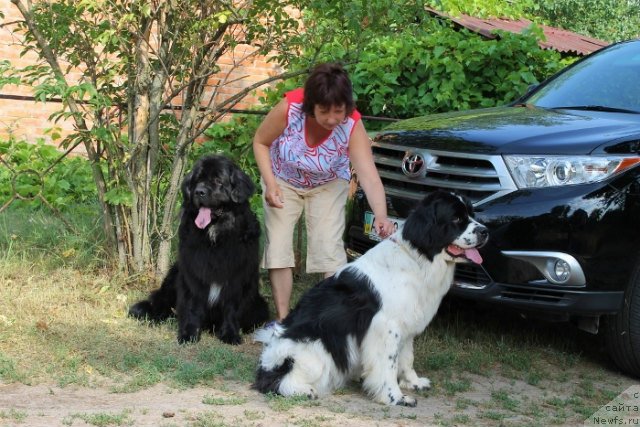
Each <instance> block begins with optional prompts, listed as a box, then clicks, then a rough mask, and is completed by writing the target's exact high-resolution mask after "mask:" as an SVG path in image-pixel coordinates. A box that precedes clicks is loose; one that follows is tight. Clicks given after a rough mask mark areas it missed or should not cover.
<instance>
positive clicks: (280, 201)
mask: <svg viewBox="0 0 640 427" xmlns="http://www.w3.org/2000/svg"><path fill="white" fill-rule="evenodd" d="M264 199H265V200H266V202H267V205H269V206H271V207H272V208H283V207H284V197H282V189H280V186H279V185H278V184H273V185H269V186H267V188H265V191H264Z"/></svg>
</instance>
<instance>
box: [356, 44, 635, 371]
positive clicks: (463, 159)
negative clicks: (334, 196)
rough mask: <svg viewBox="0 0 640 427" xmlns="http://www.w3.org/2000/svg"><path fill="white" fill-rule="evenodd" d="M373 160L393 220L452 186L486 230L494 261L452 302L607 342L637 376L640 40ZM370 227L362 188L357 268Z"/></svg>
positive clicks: (437, 118)
mask: <svg viewBox="0 0 640 427" xmlns="http://www.w3.org/2000/svg"><path fill="white" fill-rule="evenodd" d="M373 153H374V157H375V163H376V166H377V169H378V171H379V174H380V176H381V178H382V181H383V183H384V186H385V190H386V194H387V203H388V212H389V216H390V217H391V219H392V220H394V221H396V222H398V223H402V221H403V219H404V218H405V217H406V216H407V214H408V213H409V211H410V210H411V209H412V207H413V206H414V204H415V203H416V201H417V200H420V199H421V198H422V197H424V196H425V194H427V193H428V192H430V191H434V190H436V189H446V190H450V191H453V192H456V193H458V194H462V195H464V196H466V197H468V198H469V199H470V200H471V201H472V202H473V204H474V206H475V211H476V214H477V215H476V217H477V219H478V220H479V221H481V222H482V223H484V224H485V225H487V227H489V229H490V236H491V238H490V241H489V243H488V244H487V245H486V246H485V247H484V248H482V249H481V254H482V256H483V258H484V263H483V264H482V265H475V264H471V263H468V264H459V265H458V266H457V267H456V274H455V279H454V283H453V284H452V287H451V291H450V293H451V294H453V295H455V296H458V297H462V298H469V299H473V300H477V301H483V302H487V303H490V304H495V305H498V306H504V307H509V308H511V309H515V310H517V311H519V312H521V313H523V314H526V315H529V316H532V315H535V316H538V317H542V318H544V319H547V320H551V321H573V322H575V323H576V324H577V325H578V327H580V328H581V329H584V330H587V331H589V332H592V333H597V332H598V331H601V332H603V333H604V334H605V338H606V342H607V348H608V350H609V354H610V355H611V357H612V359H613V360H614V362H615V363H616V364H617V365H618V367H619V368H620V369H621V370H623V371H625V372H627V373H629V374H632V375H640V40H635V41H627V42H622V43H617V44H613V45H611V46H608V47H606V48H604V49H601V50H599V51H597V52H595V53H593V54H591V55H589V56H587V57H585V58H583V59H581V60H580V61H577V62H575V63H574V64H572V65H571V66H569V67H567V68H566V69H564V70H562V71H561V72H559V73H558V74H556V75H554V76H553V77H551V78H549V79H548V80H546V81H545V82H543V83H542V84H540V85H538V86H537V87H535V88H532V89H531V90H530V91H529V92H528V93H527V94H526V95H524V96H523V97H522V98H521V99H519V100H517V101H516V102H514V103H511V104H509V105H507V106H504V107H497V108H488V109H478V110H471V111H464V112H454V113H443V114H434V115H430V116H426V117H418V118H413V119H408V120H404V121H400V122H396V123H394V124H392V125H391V126H389V127H387V128H386V129H385V130H384V131H382V132H380V133H379V134H377V135H376V137H375V138H374V142H373ZM354 180H355V181H356V182H357V176H354ZM365 218H367V220H365ZM371 218H372V214H371V209H370V208H369V206H368V205H367V202H366V198H365V197H364V193H363V192H362V190H361V189H360V188H359V187H357V189H356V191H355V192H354V193H353V195H352V198H351V200H350V203H349V204H348V211H347V229H346V232H345V233H346V236H345V238H346V247H347V254H348V256H349V258H350V259H354V258H357V257H358V256H359V255H361V254H362V253H364V252H365V251H367V250H368V249H369V248H371V247H372V246H373V245H375V244H376V242H377V241H378V240H379V239H378V237H377V236H376V235H375V234H374V232H372V231H371V227H368V226H367V225H369V224H370V222H371V220H372V219H371Z"/></svg>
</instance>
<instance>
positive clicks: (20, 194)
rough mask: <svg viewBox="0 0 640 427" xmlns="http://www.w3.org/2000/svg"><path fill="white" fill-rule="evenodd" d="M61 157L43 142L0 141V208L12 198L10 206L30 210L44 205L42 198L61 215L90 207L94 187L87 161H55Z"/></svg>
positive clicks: (79, 158) (75, 157)
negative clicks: (70, 210) (88, 205)
mask: <svg viewBox="0 0 640 427" xmlns="http://www.w3.org/2000/svg"><path fill="white" fill-rule="evenodd" d="M61 154H62V153H61V152H60V151H58V150H57V149H56V147H54V146H51V145H48V144H45V142H44V141H43V140H38V142H37V143H36V144H29V143H27V142H24V141H16V140H13V139H9V140H7V141H0V156H1V157H2V160H3V162H4V163H6V164H2V167H0V206H4V204H5V203H7V202H9V201H10V200H11V199H12V198H14V195H16V194H17V197H16V199H15V200H14V201H13V202H12V205H15V206H16V207H29V208H32V209H34V208H35V209H37V208H40V207H42V206H43V205H44V202H43V200H42V198H44V199H45V200H46V201H47V202H48V203H49V204H51V206H53V207H54V208H56V209H59V210H62V211H64V210H67V209H75V208H76V207H77V205H79V204H82V205H86V204H92V203H94V202H95V201H96V194H97V193H96V186H95V183H94V181H93V176H92V173H91V167H90V165H89V164H88V163H87V160H86V159H85V158H83V157H78V156H67V157H65V158H63V159H62V160H60V161H58V160H59V159H60V156H61Z"/></svg>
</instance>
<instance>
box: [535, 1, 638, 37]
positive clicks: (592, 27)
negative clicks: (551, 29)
mask: <svg viewBox="0 0 640 427" xmlns="http://www.w3.org/2000/svg"><path fill="white" fill-rule="evenodd" d="M526 12H527V13H528V14H532V15H537V16H539V17H540V18H542V19H543V20H544V21H545V22H548V23H549V25H552V26H556V27H560V28H566V29H568V30H571V31H575V32H577V33H580V34H585V35H589V36H592V37H595V38H599V39H602V40H607V41H610V42H614V41H621V40H627V39H633V38H637V37H639V36H640V30H639V28H640V1H639V0H626V1H621V0H541V1H537V2H534V4H533V5H531V6H530V7H528V8H527V9H526Z"/></svg>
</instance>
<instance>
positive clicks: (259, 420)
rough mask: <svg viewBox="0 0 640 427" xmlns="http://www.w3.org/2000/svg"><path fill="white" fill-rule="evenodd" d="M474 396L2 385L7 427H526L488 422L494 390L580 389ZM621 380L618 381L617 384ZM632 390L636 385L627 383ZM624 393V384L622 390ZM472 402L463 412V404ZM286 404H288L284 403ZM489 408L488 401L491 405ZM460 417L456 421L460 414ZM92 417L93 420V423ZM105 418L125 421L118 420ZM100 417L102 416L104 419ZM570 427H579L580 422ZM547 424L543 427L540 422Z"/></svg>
mask: <svg viewBox="0 0 640 427" xmlns="http://www.w3.org/2000/svg"><path fill="white" fill-rule="evenodd" d="M468 378H469V379H470V380H471V381H472V386H471V387H470V388H469V391H467V392H464V393H458V394H456V395H455V396H453V397H448V396H434V395H430V393H429V392H427V393H425V394H423V395H422V396H419V399H418V406H417V407H415V408H404V407H387V406H384V405H380V404H377V403H374V402H372V401H371V400H369V399H368V398H367V397H366V396H364V395H363V394H362V393H361V392H360V391H359V390H358V389H357V388H356V387H355V386H354V387H352V388H350V389H348V390H346V391H341V392H340V393H339V394H336V395H333V396H329V397H326V398H322V399H320V400H317V401H305V402H295V403H293V404H289V405H288V406H285V407H282V406H279V405H278V404H277V402H274V399H268V398H267V397H265V396H263V395H261V394H260V393H258V392H256V391H253V390H251V389H250V388H249V387H248V385H247V384H244V383H242V384H240V383H230V382H220V384H216V385H215V386H213V387H209V388H202V387H201V388H190V389H184V390H178V389H174V388H169V387H167V386H165V385H156V386H154V387H152V388H149V389H145V390H142V391H138V392H135V393H112V392H110V391H109V388H107V387H104V388H81V387H76V386H69V387H65V388H60V387H57V386H47V385H37V386H27V385H23V384H5V385H0V412H1V413H3V416H2V417H1V418H0V425H2V426H20V427H22V426H34V427H36V426H37V427H40V426H42V427H52V426H88V425H102V426H106V425H132V426H159V427H171V426H195V427H197V426H202V427H208V426H212V427H213V426H218V427H224V426H234V427H235V426H255V427H260V426H265V427H266V426H269V427H271V426H303V427H312V426H327V427H329V426H331V427H333V426H354V427H360V426H362V427H365V426H366V427H371V426H430V425H463V424H464V425H474V426H477V425H505V424H506V425H522V424H534V425H535V424H540V421H541V419H540V418H537V417H534V418H531V417H530V416H528V415H518V414H517V413H513V415H512V416H510V417H508V418H506V419H502V420H499V421H496V420H493V419H490V418H486V417H482V416H481V415H480V414H479V412H481V411H482V410H483V409H482V408H483V407H484V408H486V404H487V403H488V401H489V400H490V399H491V391H492V390H507V391H508V393H509V394H510V395H512V396H517V397H518V398H519V399H523V398H524V399H525V400H526V401H528V402H531V403H533V402H536V401H540V402H543V401H544V400H545V399H548V398H549V397H550V396H556V395H558V396H560V397H567V396H570V395H571V394H572V389H573V387H574V386H577V384H571V383H569V384H567V383H565V384H564V385H563V387H562V389H559V388H554V387H546V388H545V387H542V388H541V387H540V386H537V387H533V386H530V385H528V384H525V383H522V382H518V381H514V380H509V379H504V378H499V377H498V378H496V377H492V378H488V377H483V376H469V377H468ZM619 380H620V378H618V380H617V381H618V382H617V383H618V384H620V382H619ZM628 383H629V385H631V383H632V381H631V380H630V379H629V380H628ZM622 386H623V387H626V384H623V385H622ZM461 400H462V401H466V402H472V403H473V404H471V405H467V406H466V407H465V408H462V409H461V408H460V406H457V405H458V403H457V402H460V401H461ZM285 403H286V402H285ZM489 404H490V402H489ZM454 414H455V416H454ZM91 416H94V418H90V417H91ZM105 416H106V417H109V416H111V417H119V418H117V419H116V420H117V421H116V420H114V419H111V420H109V419H108V418H107V419H105ZM100 417H102V418H100ZM563 424H564V425H581V424H582V422H581V421H579V420H574V421H572V422H565V423H563ZM542 425H544V424H542Z"/></svg>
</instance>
